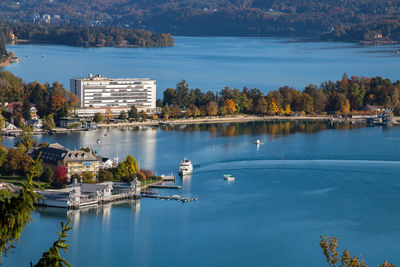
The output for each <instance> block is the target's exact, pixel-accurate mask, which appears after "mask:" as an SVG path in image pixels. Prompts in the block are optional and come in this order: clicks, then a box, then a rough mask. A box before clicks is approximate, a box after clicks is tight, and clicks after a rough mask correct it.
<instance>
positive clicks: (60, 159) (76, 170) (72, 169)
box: [27, 143, 100, 178]
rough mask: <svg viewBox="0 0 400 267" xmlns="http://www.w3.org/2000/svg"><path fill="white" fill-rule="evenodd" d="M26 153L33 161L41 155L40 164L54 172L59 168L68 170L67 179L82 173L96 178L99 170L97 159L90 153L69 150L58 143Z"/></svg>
mask: <svg viewBox="0 0 400 267" xmlns="http://www.w3.org/2000/svg"><path fill="white" fill-rule="evenodd" d="M27 153H28V155H29V156H31V157H32V158H33V159H36V158H37V157H38V156H39V154H40V153H41V159H42V164H43V166H45V167H49V168H52V169H54V170H55V169H57V168H58V167H59V166H65V167H66V168H67V170H68V178H71V176H72V175H73V174H79V175H82V173H84V172H88V173H91V174H93V175H94V176H96V175H97V173H98V172H99V168H100V162H99V160H98V158H97V157H96V156H95V155H93V154H92V153H89V152H86V151H83V150H69V149H68V148H66V147H64V146H62V145H60V144H58V143H54V144H50V145H48V146H46V147H33V148H30V149H29V150H28V152H27Z"/></svg>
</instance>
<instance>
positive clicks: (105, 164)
mask: <svg viewBox="0 0 400 267" xmlns="http://www.w3.org/2000/svg"><path fill="white" fill-rule="evenodd" d="M96 158H97V159H98V160H99V163H100V166H99V168H100V169H110V168H113V167H116V165H117V164H116V162H114V161H112V160H111V159H110V158H105V157H103V156H96Z"/></svg>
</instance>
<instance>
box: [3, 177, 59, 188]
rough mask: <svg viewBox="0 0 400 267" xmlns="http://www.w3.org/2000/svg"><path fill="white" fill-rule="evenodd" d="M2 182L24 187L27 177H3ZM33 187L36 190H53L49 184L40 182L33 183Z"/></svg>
mask: <svg viewBox="0 0 400 267" xmlns="http://www.w3.org/2000/svg"><path fill="white" fill-rule="evenodd" d="M0 182H5V183H11V184H13V185H15V186H22V183H23V182H26V177H23V176H2V177H0ZM33 187H34V188H36V189H39V188H44V189H49V188H53V187H52V186H50V184H48V183H44V182H38V181H37V180H36V181H33Z"/></svg>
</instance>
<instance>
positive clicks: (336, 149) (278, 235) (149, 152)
mask: <svg viewBox="0 0 400 267" xmlns="http://www.w3.org/2000/svg"><path fill="white" fill-rule="evenodd" d="M105 134H106V136H105ZM36 138H37V141H38V142H49V143H50V142H59V143H62V144H64V145H66V146H67V147H69V148H71V149H73V148H75V147H76V148H78V147H80V146H91V147H93V148H95V149H96V150H97V151H98V152H99V153H101V154H103V155H106V156H111V157H114V156H116V155H117V154H118V156H119V157H120V158H121V159H122V158H124V157H125V156H126V155H127V154H128V153H130V154H133V155H134V156H135V157H136V159H137V160H138V161H139V162H140V165H141V166H142V167H146V168H152V169H154V170H155V171H156V172H157V173H158V174H160V173H169V172H176V169H177V167H178V164H179V161H180V160H181V159H182V158H183V157H188V158H189V159H191V160H192V161H193V162H194V168H195V171H194V173H193V175H192V176H191V177H186V178H184V179H182V178H179V179H178V181H177V183H179V184H182V185H183V187H182V189H181V190H170V191H160V192H161V193H162V194H169V195H173V194H179V195H182V196H187V197H189V196H192V197H194V196H197V197H199V200H198V201H195V202H189V203H185V204H182V203H178V202H176V201H165V200H164V201H162V200H155V199H141V200H140V201H125V202H121V203H114V204H108V205H102V206H99V207H95V208H87V209H82V210H72V211H67V210H64V209H51V208H45V209H43V208H38V209H37V210H36V211H35V212H34V213H33V217H34V221H33V222H32V223H30V224H29V225H28V226H27V227H26V229H25V230H24V232H23V234H22V236H21V240H20V243H19V244H18V245H17V248H16V249H15V250H14V254H11V255H10V256H9V257H7V258H5V259H4V262H3V265H4V266H26V265H27V264H28V263H29V261H30V260H32V261H34V262H36V261H37V260H38V259H39V257H40V256H41V253H42V252H43V251H45V250H46V249H47V248H48V247H50V246H51V244H52V242H53V241H54V240H55V239H56V237H57V236H56V230H58V229H59V227H60V226H59V225H60V221H61V220H64V221H65V220H67V218H71V219H72V226H73V229H72V230H71V231H70V233H69V237H68V242H69V243H70V244H71V248H70V249H69V251H68V253H67V255H66V257H67V259H68V261H69V262H70V263H71V264H72V265H73V266H226V265H232V266H309V267H314V266H315V267H320V266H327V265H326V264H325V260H324V258H323V256H322V253H321V249H320V248H319V237H320V235H325V234H328V235H335V236H336V237H338V238H339V243H340V244H339V248H340V249H341V250H343V249H345V248H348V249H350V251H351V253H352V254H353V255H360V254H362V255H364V256H363V258H364V259H365V260H366V261H367V264H368V265H369V266H376V265H377V264H378V263H381V262H382V261H383V260H384V259H388V260H389V261H391V262H393V263H395V264H399V263H400V254H399V253H398V251H399V247H400V243H399V240H400V194H399V190H400V180H399V175H398V174H399V172H400V161H399V159H400V128H379V127H375V128H356V127H348V126H338V129H332V128H329V127H328V126H327V125H325V124H320V123H304V124H301V123H280V124H274V123H264V122H257V123H245V124H218V125H208V126H206V125H194V126H177V127H174V128H151V127H150V128H147V127H143V128H131V129H103V130H99V131H91V132H81V133H72V134H65V135H55V136H42V137H36ZM97 138H100V139H101V143H100V144H96V142H95V140H96V139H97ZM256 139H261V140H263V142H264V143H265V144H264V145H261V146H256V145H255V144H254V143H253V142H254V140H256ZM3 142H4V144H5V145H7V146H10V145H12V144H13V143H14V142H15V139H14V138H6V139H5V140H4V141H3ZM225 173H231V174H233V175H234V176H235V177H236V180H235V181H234V182H226V181H224V180H223V179H222V176H223V174H225Z"/></svg>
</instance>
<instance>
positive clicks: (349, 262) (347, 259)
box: [319, 236, 394, 267]
mask: <svg viewBox="0 0 400 267" xmlns="http://www.w3.org/2000/svg"><path fill="white" fill-rule="evenodd" d="M319 245H320V247H321V249H322V254H324V256H325V258H326V261H327V262H328V265H329V266H330V267H368V266H367V265H366V263H365V261H364V260H363V259H360V257H359V256H354V257H353V256H351V254H350V251H349V250H348V249H346V250H344V251H343V253H342V255H340V253H339V251H338V239H337V238H336V237H328V236H321V240H320V242H319ZM378 267H394V265H393V264H390V263H388V262H387V261H384V262H383V263H382V265H378Z"/></svg>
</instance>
